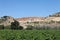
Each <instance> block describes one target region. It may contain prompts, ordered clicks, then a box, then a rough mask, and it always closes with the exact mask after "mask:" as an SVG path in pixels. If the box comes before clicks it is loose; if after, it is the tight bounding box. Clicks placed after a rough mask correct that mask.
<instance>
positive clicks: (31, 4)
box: [0, 0, 60, 18]
mask: <svg viewBox="0 0 60 40" xmlns="http://www.w3.org/2000/svg"><path fill="white" fill-rule="evenodd" d="M57 12H60V0H0V17H2V16H12V17H14V18H19V17H20V18H22V17H35V16H37V17H46V16H48V15H51V14H54V13H57Z"/></svg>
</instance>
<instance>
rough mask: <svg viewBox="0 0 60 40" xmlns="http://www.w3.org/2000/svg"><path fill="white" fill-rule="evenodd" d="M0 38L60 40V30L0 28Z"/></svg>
mask: <svg viewBox="0 0 60 40" xmlns="http://www.w3.org/2000/svg"><path fill="white" fill-rule="evenodd" d="M0 40H60V30H0Z"/></svg>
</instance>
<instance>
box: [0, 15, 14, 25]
mask: <svg viewBox="0 0 60 40" xmlns="http://www.w3.org/2000/svg"><path fill="white" fill-rule="evenodd" d="M11 22H14V18H13V17H11V16H3V17H1V19H0V25H4V26H8V25H11Z"/></svg>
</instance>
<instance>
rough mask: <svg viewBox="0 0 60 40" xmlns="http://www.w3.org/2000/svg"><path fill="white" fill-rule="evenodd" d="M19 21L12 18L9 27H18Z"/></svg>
mask: <svg viewBox="0 0 60 40" xmlns="http://www.w3.org/2000/svg"><path fill="white" fill-rule="evenodd" d="M18 27H19V22H18V21H16V20H14V22H12V23H11V29H19V28H18Z"/></svg>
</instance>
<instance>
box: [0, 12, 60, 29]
mask: <svg viewBox="0 0 60 40" xmlns="http://www.w3.org/2000/svg"><path fill="white" fill-rule="evenodd" d="M14 20H16V21H18V22H19V23H20V25H21V26H23V27H25V28H26V26H27V25H32V26H34V27H37V26H38V27H42V26H43V27H44V26H51V27H53V26H54V27H56V26H60V12H57V13H55V14H53V15H49V16H48V17H23V18H13V17H11V16H3V17H1V18H0V25H4V26H8V25H11V23H12V22H14Z"/></svg>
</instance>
